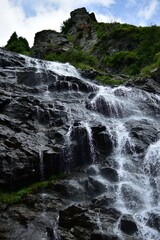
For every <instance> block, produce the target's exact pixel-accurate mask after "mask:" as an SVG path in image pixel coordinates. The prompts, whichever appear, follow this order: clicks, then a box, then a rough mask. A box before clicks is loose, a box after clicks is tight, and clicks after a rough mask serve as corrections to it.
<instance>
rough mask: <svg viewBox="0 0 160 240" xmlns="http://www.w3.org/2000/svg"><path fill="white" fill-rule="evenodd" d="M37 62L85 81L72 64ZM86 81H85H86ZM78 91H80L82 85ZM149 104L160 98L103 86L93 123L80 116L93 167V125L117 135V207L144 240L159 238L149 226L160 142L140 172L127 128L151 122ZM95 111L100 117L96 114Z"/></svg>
mask: <svg viewBox="0 0 160 240" xmlns="http://www.w3.org/2000/svg"><path fill="white" fill-rule="evenodd" d="M27 61H28V59H27ZM35 62H36V66H38V68H39V69H40V68H45V69H46V71H53V72H54V73H58V75H63V76H74V77H76V78H79V79H81V80H82V78H81V77H80V75H79V73H78V72H77V71H76V69H74V68H73V67H72V66H70V65H69V64H61V63H51V62H40V61H38V60H35ZM34 64H35V63H34ZM29 66H31V63H29ZM39 71H40V70H39ZM83 81H85V80H84V79H83ZM87 83H88V81H87ZM68 84H70V83H68ZM89 85H90V86H91V88H92V83H89ZM71 88H72V85H69V87H68V90H72V89H71ZM77 89H78V90H79V87H78V86H77ZM147 101H149V102H150V104H151V105H155V102H156V104H157V102H158V101H159V97H158V96H154V95H152V94H149V93H145V92H143V91H140V90H134V89H132V88H126V87H117V88H110V87H102V86H99V87H98V91H97V93H96V94H95V96H94V97H93V99H91V100H90V102H89V109H90V110H91V111H89V115H90V118H89V119H92V121H87V116H84V115H85V114H86V112H85V111H84V109H79V112H80V113H82V116H83V118H84V117H86V119H85V120H84V119H83V118H82V119H81V117H80V115H79V117H80V120H81V126H82V127H85V129H86V131H87V134H88V143H89V148H90V154H91V158H92V163H93V164H95V162H96V153H95V152H96V149H95V146H94V144H93V135H92V131H91V127H92V123H91V122H96V121H98V122H99V123H101V124H102V125H105V126H106V127H107V129H109V131H110V133H112V134H111V135H112V136H113V135H114V134H113V132H114V133H115V136H116V137H115V138H116V139H114V140H115V141H116V145H115V147H114V149H113V150H114V151H113V153H112V158H113V159H114V165H115V164H116V166H117V167H116V171H117V173H118V178H119V181H118V182H116V183H115V189H116V190H115V198H116V202H115V207H116V208H117V209H118V210H120V211H121V214H122V215H125V214H130V215H132V217H133V219H134V221H135V222H136V224H137V226H138V230H139V232H138V233H136V234H138V235H137V236H139V237H140V238H142V239H143V240H151V239H157V238H158V236H159V233H158V231H157V230H155V229H152V228H151V227H149V226H147V218H148V216H149V212H150V211H152V212H155V211H158V212H159V211H160V210H157V208H159V205H158V201H157V204H155V201H153V191H159V189H160V186H159V184H158V180H159V179H158V176H157V175H158V171H159V166H160V163H159V158H160V155H159V147H160V146H159V143H160V142H159V141H158V142H156V143H154V144H153V145H151V146H149V148H148V150H147V152H146V156H145V157H144V163H143V164H142V165H141V168H140V169H137V162H138V161H142V160H140V159H139V158H140V157H139V156H138V155H137V153H136V152H135V149H134V147H135V146H134V142H133V141H132V139H131V137H130V132H129V130H128V129H127V127H126V126H125V125H126V123H127V122H129V121H131V120H132V119H136V120H138V121H141V120H142V119H146V121H148V119H149V118H150V116H148V113H149V110H148V105H147ZM72 107H73V106H71V109H70V110H69V111H70V112H71V111H73V109H74V108H75V106H74V107H73V108H72ZM95 112H98V113H100V114H99V115H98V114H97V115H95ZM101 114H102V115H103V116H102V115H101ZM149 115H150V113H149ZM70 118H73V115H70ZM71 122H72V124H73V122H74V119H72V120H71ZM72 128H73V126H72V125H70V127H69V130H68V133H67V134H66V143H67V148H68V153H67V159H68V160H67V161H68V164H69V165H70V164H71V163H72V161H74V159H73V156H72V150H71V133H72ZM106 148H107V146H106ZM143 169H144V170H143ZM153 171H154V174H155V175H156V176H154V181H155V183H156V189H153V188H152V186H151V184H150V174H151V172H153ZM96 179H98V181H100V182H101V183H102V184H105V186H106V188H107V186H109V183H108V181H107V182H105V180H104V179H103V178H102V177H101V175H100V174H98V175H97V177H96ZM153 202H154V204H153ZM97 224H98V227H99V230H100V231H101V232H103V230H102V223H101V222H100V218H99V214H98V215H97ZM115 232H116V233H117V235H118V236H119V237H120V238H121V239H122V238H123V234H122V232H121V231H120V229H119V226H118V227H116V226H115Z"/></svg>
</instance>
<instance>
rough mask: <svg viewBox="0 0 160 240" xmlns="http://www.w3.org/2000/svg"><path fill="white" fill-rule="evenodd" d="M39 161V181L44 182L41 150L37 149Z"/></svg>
mask: <svg viewBox="0 0 160 240" xmlns="http://www.w3.org/2000/svg"><path fill="white" fill-rule="evenodd" d="M39 161H40V176H41V181H43V180H44V162H43V150H41V149H39Z"/></svg>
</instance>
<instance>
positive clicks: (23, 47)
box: [5, 32, 30, 55]
mask: <svg viewBox="0 0 160 240" xmlns="http://www.w3.org/2000/svg"><path fill="white" fill-rule="evenodd" d="M5 48H6V49H8V50H10V51H12V52H17V53H21V54H24V55H30V47H29V44H28V42H27V40H26V39H25V38H23V37H18V36H17V33H16V32H14V33H13V34H12V35H11V37H10V39H9V40H8V42H7V45H6V46H5Z"/></svg>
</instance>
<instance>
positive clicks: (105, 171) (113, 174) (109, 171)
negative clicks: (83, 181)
mask: <svg viewBox="0 0 160 240" xmlns="http://www.w3.org/2000/svg"><path fill="white" fill-rule="evenodd" d="M100 173H101V175H102V176H103V177H105V178H106V179H107V180H109V181H111V182H118V180H119V176H118V173H117V171H116V170H115V169H113V168H110V167H104V168H101V170H100Z"/></svg>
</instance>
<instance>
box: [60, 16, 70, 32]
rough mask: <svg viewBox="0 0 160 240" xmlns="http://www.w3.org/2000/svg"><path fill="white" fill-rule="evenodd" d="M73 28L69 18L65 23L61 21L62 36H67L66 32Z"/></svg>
mask: <svg viewBox="0 0 160 240" xmlns="http://www.w3.org/2000/svg"><path fill="white" fill-rule="evenodd" d="M72 26H73V22H72V19H71V18H69V19H67V20H66V21H63V24H62V26H61V32H62V33H63V34H68V30H69V29H70V28H71V27H72Z"/></svg>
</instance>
